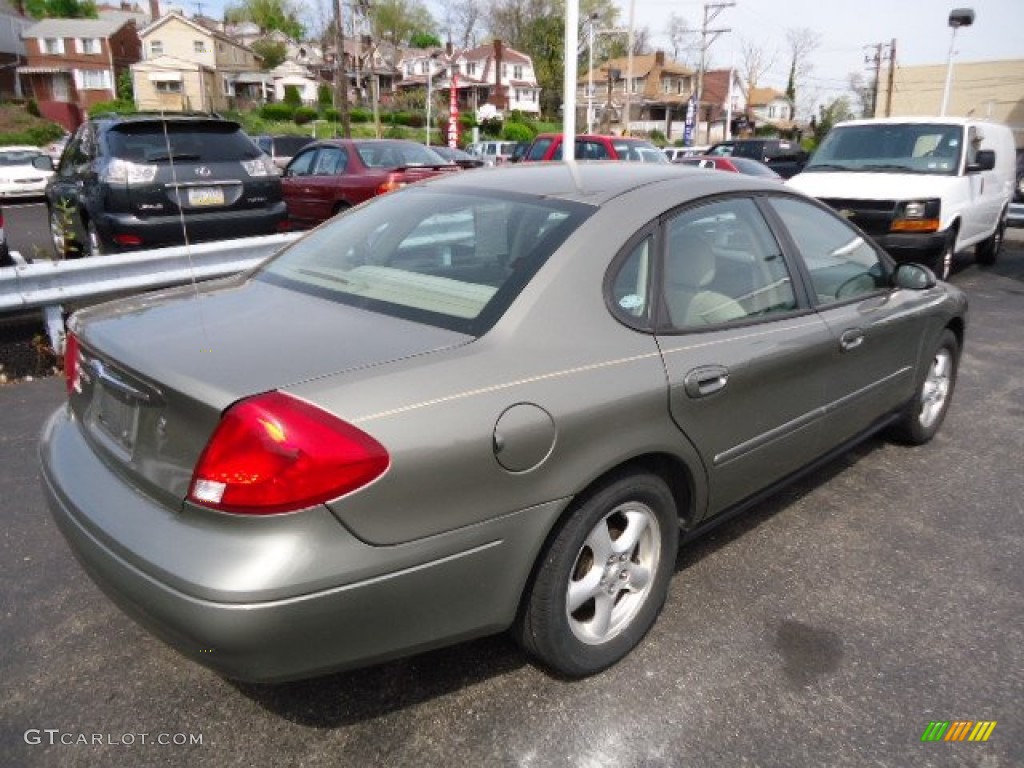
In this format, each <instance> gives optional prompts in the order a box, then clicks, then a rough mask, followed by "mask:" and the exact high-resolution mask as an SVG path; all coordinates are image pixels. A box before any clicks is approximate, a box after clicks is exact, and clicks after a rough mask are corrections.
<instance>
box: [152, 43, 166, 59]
mask: <svg viewBox="0 0 1024 768" xmlns="http://www.w3.org/2000/svg"><path fill="white" fill-rule="evenodd" d="M149 55H150V56H163V55H164V43H163V40H153V41H151V42H150V43H149Z"/></svg>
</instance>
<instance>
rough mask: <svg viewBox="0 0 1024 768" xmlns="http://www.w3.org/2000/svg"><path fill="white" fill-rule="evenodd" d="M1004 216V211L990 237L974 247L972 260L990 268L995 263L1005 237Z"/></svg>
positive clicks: (1005, 213)
mask: <svg viewBox="0 0 1024 768" xmlns="http://www.w3.org/2000/svg"><path fill="white" fill-rule="evenodd" d="M1006 216H1007V211H1006V209H1004V210H1003V212H1002V214H1000V216H999V223H998V224H997V225H996V228H995V230H993V232H992V235H991V236H990V237H989V238H988V239H987V240H983V241H982V242H980V243H978V244H977V245H976V246H974V260H975V261H976V262H978V263H979V264H981V265H983V266H986V267H991V266H992V265H993V264H995V263H996V258H998V256H999V252H1000V251H1001V250H1003V240H1004V239H1005V237H1006Z"/></svg>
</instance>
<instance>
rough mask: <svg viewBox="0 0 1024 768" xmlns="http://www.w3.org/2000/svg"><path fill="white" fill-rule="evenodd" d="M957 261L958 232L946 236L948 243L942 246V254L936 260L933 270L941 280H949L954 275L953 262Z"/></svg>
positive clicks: (954, 231)
mask: <svg viewBox="0 0 1024 768" xmlns="http://www.w3.org/2000/svg"><path fill="white" fill-rule="evenodd" d="M955 259H956V230H953V231H951V232H950V233H949V234H948V235H946V242H945V243H943V244H942V253H940V254H939V255H938V257H937V258H936V260H935V266H934V267H933V270H932V271H934V272H935V276H936V277H937V278H939V280H949V276H950V275H951V274H953V262H954V261H955Z"/></svg>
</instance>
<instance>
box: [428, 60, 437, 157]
mask: <svg viewBox="0 0 1024 768" xmlns="http://www.w3.org/2000/svg"><path fill="white" fill-rule="evenodd" d="M436 58H437V52H436V51H435V52H434V53H432V54H430V58H428V59H427V142H426V143H427V146H428V147H429V146H430V121H431V119H432V118H431V114H430V112H431V107H432V106H433V101H434V87H433V86H434V59H436Z"/></svg>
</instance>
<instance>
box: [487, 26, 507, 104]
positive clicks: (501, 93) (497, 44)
mask: <svg viewBox="0 0 1024 768" xmlns="http://www.w3.org/2000/svg"><path fill="white" fill-rule="evenodd" d="M504 50H505V46H504V45H503V44H502V42H501V40H498V39H495V41H494V95H493V96H491V99H490V101H491V103H492V104H493V105H494V106H496V107H497V108H498V109H501V110H506V109H508V99H507V98H506V97H505V88H504V86H503V85H502V84H501V63H502V61H501V60H502V54H503V53H504Z"/></svg>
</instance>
